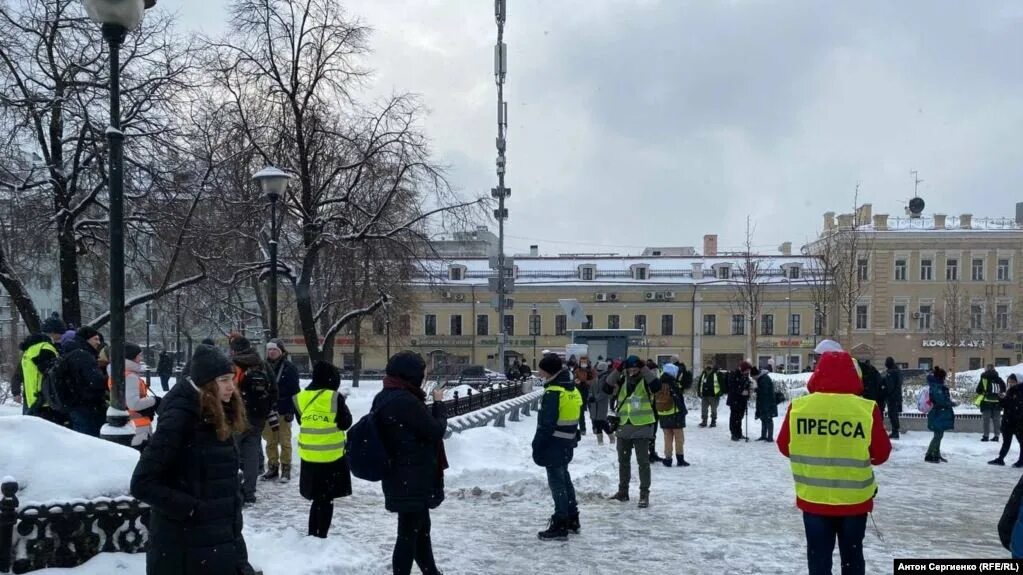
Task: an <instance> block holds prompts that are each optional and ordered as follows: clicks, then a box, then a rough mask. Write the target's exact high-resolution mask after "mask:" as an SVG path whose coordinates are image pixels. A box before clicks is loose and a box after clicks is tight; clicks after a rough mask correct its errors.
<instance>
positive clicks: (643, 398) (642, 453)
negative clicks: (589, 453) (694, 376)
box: [605, 355, 661, 509]
mask: <svg viewBox="0 0 1023 575" xmlns="http://www.w3.org/2000/svg"><path fill="white" fill-rule="evenodd" d="M622 368H623V369H624V373H622V372H621V371H618V370H615V371H612V372H611V375H609V376H608V378H607V384H606V385H605V390H606V391H607V392H608V393H610V394H612V395H613V396H614V397H615V399H616V404H617V406H618V419H619V427H618V431H617V432H616V433H617V435H618V443H617V447H618V492H617V493H615V494H614V495H612V496H611V497H610V499H612V500H614V501H621V502H625V501H628V500H629V483H630V482H631V481H632V452H633V451H635V452H636V463H637V464H638V465H639V507H640V508H641V509H645V508H647V507H649V506H650V443H652V442H653V441H654V428H655V427H656V426H657V419H656V417H655V415H654V405H653V396H654V394H656V393H657V392H658V391H660V389H661V382H660V380H659V379H658V378H657V375H656V374H655V373H653V372H652V371H650V369H648V368H647V367H646V365H644V364H643V361H642V360H640V359H639V358H638V357H636V356H635V355H630V356H629V357H628V358H626V360H625V363H624V365H623V366H622Z"/></svg>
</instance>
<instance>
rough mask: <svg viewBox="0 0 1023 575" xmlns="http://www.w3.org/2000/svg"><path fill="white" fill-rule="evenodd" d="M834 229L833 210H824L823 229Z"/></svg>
mask: <svg viewBox="0 0 1023 575" xmlns="http://www.w3.org/2000/svg"><path fill="white" fill-rule="evenodd" d="M833 229H835V212H824V231H830V230H833Z"/></svg>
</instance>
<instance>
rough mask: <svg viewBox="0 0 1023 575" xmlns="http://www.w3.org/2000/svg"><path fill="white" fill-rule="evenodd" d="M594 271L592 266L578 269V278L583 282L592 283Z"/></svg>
mask: <svg viewBox="0 0 1023 575" xmlns="http://www.w3.org/2000/svg"><path fill="white" fill-rule="evenodd" d="M593 272H594V269H593V267H592V266H583V267H581V268H579V273H580V276H581V277H582V279H583V280H584V281H593V275H594V274H593Z"/></svg>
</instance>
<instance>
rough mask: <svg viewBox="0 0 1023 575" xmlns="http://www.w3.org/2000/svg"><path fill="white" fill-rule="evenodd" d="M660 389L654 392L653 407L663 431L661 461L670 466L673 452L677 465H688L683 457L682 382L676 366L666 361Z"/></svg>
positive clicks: (683, 403)
mask: <svg viewBox="0 0 1023 575" xmlns="http://www.w3.org/2000/svg"><path fill="white" fill-rule="evenodd" d="M660 380H661V389H660V390H659V391H658V392H657V393H656V394H654V409H655V410H656V411H657V422H658V424H659V425H660V426H661V431H663V432H664V459H663V460H662V461H661V463H662V464H663V465H664V466H665V467H671V464H672V459H671V456H672V453H673V452H674V454H675V458H676V461H677V463H678V466H679V467H689V463H688V462H687V461H686V457H685V444H686V435H685V432H686V413H688V410H687V409H686V402H685V398H683V397H682V384H681V383H679V374H678V367H677V366H676V365H674V364H671V363H668V364H665V365H664V372H663V373H661V377H660Z"/></svg>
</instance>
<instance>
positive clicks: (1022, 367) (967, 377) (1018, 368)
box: [955, 363, 1023, 384]
mask: <svg viewBox="0 0 1023 575" xmlns="http://www.w3.org/2000/svg"><path fill="white" fill-rule="evenodd" d="M995 370H996V371H997V372H998V375H1000V376H1002V379H1005V378H1007V377H1009V376H1010V375H1012V374H1014V373H1015V374H1017V375H1021V374H1023V363H1018V364H1016V365H1010V366H1006V367H996V368H995ZM984 371H985V370H983V369H972V370H969V371H960V372H958V373H956V376H955V381H956V383H973V384H977V383H979V382H980V375H981V374H982V373H984Z"/></svg>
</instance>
